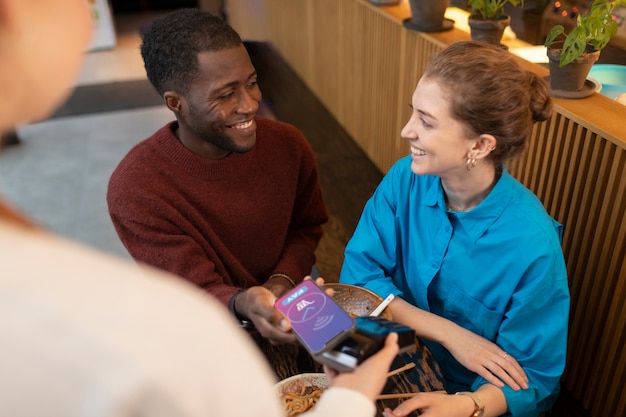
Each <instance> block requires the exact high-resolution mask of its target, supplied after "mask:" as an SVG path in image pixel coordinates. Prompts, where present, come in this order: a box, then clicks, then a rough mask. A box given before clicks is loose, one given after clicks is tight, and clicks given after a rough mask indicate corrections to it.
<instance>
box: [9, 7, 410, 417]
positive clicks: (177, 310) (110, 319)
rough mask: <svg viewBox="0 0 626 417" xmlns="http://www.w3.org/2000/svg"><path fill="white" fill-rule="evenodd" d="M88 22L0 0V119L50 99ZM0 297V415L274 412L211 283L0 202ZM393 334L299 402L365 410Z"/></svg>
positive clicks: (261, 369) (23, 114) (276, 405)
mask: <svg viewBox="0 0 626 417" xmlns="http://www.w3.org/2000/svg"><path fill="white" fill-rule="evenodd" d="M60 23H62V25H61V26H60ZM90 36H91V20H90V15H89V10H88V8H87V2H85V1H84V0H48V1H35V0H0V91H2V92H3V94H4V96H3V100H2V102H1V103H0V110H1V111H0V130H4V129H10V128H12V127H13V126H16V125H19V124H22V123H27V122H29V121H35V120H40V119H42V118H44V117H46V116H47V115H49V114H50V113H51V112H52V111H53V110H54V108H55V106H56V105H58V104H59V103H60V102H61V101H62V100H63V99H64V98H65V97H66V95H67V94H68V93H69V91H70V85H71V84H72V82H73V80H74V77H75V76H76V74H77V70H78V68H79V65H80V62H81V57H82V55H83V53H84V51H85V50H86V48H87V45H88V43H89V40H90ZM0 298H1V301H0V339H1V340H0V345H1V346H2V348H1V349H0V351H1V355H0V369H1V370H2V372H0V393H1V396H2V400H1V401H0V415H2V416H20V417H29V416H33V417H34V416H51V417H68V416H80V417H89V416H94V417H96V416H97V417H107V416H111V417H113V416H115V417H123V416H129V417H130V416H139V415H141V416H164V417H165V416H167V417H173V416H185V417H192V416H193V417H201V416H202V417H206V416H233V415H234V416H242V417H243V416H245V417H249V416H279V415H280V414H281V406H280V401H279V399H278V398H276V396H275V393H274V391H273V384H274V383H275V379H274V377H273V375H272V372H271V370H270V368H269V367H268V366H267V364H266V363H265V362H264V360H263V357H262V355H261V354H260V352H259V351H258V350H257V349H256V347H255V346H254V344H253V343H252V342H251V341H250V339H249V338H248V337H247V336H246V334H245V333H244V332H243V331H242V330H241V329H240V328H239V327H238V326H237V325H236V322H235V321H234V319H233V318H232V316H230V315H229V314H228V313H227V311H226V310H225V309H224V308H223V306H222V305H220V304H219V303H218V302H217V301H215V300H214V299H212V297H210V296H208V295H207V294H206V293H204V292H202V291H200V290H198V289H197V288H196V287H194V286H192V285H190V284H188V283H186V282H184V281H182V280H180V279H179V278H177V277H174V276H171V275H168V274H166V273H164V272H161V271H159V270H157V269H154V268H152V267H148V266H142V265H139V267H138V266H137V265H136V264H134V263H131V262H127V261H123V260H120V259H115V258H113V257H110V256H107V255H104V254H100V253H98V252H96V251H94V250H92V249H89V248H87V247H84V246H81V245H78V244H75V243H72V242H69V241H67V240H65V239H62V238H59V237H55V236H53V235H51V234H50V233H48V232H47V231H45V230H42V229H41V228H39V227H37V226H36V225H34V224H33V223H32V222H31V221H29V220H28V219H26V218H24V216H22V215H21V214H20V213H18V212H16V211H15V210H14V209H12V208H11V207H10V205H9V204H8V203H5V202H0ZM287 324H288V323H287ZM207 328H208V329H209V331H207ZM396 340H397V337H396V336H395V335H392V336H390V337H389V338H388V339H387V343H386V345H385V348H384V349H383V350H382V351H381V352H380V353H379V354H377V355H376V356H374V357H373V358H372V359H370V360H368V361H367V362H365V363H364V364H363V365H362V366H361V367H359V368H358V369H357V370H356V371H355V372H354V373H352V374H343V375H339V376H337V375H336V374H335V373H334V372H332V370H328V373H329V376H330V378H331V380H332V382H331V388H330V389H329V390H328V391H327V392H326V393H325V394H324V395H323V396H322V399H321V400H320V403H319V404H318V408H317V409H316V410H315V411H313V412H312V413H311V414H309V415H311V416H313V415H320V416H345V415H348V414H350V413H352V412H354V413H355V415H374V411H375V407H374V404H373V399H374V398H375V396H376V395H377V394H378V393H379V392H380V390H381V389H382V387H383V385H384V383H385V380H386V373H387V371H388V369H389V366H390V363H391V361H392V359H393V357H394V356H395V355H396V353H397V351H398V347H397V343H396Z"/></svg>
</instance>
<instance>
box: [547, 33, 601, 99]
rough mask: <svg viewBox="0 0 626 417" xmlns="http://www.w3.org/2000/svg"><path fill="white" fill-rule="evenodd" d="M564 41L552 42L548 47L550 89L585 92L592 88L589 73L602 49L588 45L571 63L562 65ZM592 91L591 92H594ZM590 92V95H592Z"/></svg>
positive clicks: (557, 91) (558, 91)
mask: <svg viewBox="0 0 626 417" xmlns="http://www.w3.org/2000/svg"><path fill="white" fill-rule="evenodd" d="M562 49H563V42H552V43H551V44H550V46H549V47H548V49H547V53H548V59H549V68H550V90H552V91H553V92H556V93H557V95H558V94H559V93H560V92H572V93H577V92H581V93H583V92H584V91H585V90H587V89H589V88H591V87H589V86H588V82H587V75H588V74H589V71H590V70H591V67H592V66H593V64H594V63H595V62H596V61H597V60H598V58H600V51H596V50H595V49H593V47H592V46H591V45H587V49H586V51H585V52H584V53H583V54H582V55H581V56H579V57H578V58H576V59H575V60H574V61H572V62H570V63H569V64H567V65H565V66H564V67H561V66H560V64H559V61H560V59H561V51H562ZM592 93H593V91H591V93H590V94H592ZM590 94H588V95H590ZM572 98H574V97H572Z"/></svg>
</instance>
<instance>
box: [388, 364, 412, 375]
mask: <svg viewBox="0 0 626 417" xmlns="http://www.w3.org/2000/svg"><path fill="white" fill-rule="evenodd" d="M412 368H415V362H409V363H407V364H406V365H404V366H401V367H399V368H396V369H394V370H393V371H390V372H389V373H388V374H387V378H389V377H390V376H394V375H397V374H399V373H400V372H404V371H406V370H409V369H412Z"/></svg>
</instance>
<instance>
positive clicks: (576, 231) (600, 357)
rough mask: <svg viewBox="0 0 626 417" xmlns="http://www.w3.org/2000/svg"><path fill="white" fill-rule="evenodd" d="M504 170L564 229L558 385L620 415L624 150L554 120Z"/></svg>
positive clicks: (625, 252) (599, 410) (595, 409)
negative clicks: (564, 303)
mask: <svg viewBox="0 0 626 417" xmlns="http://www.w3.org/2000/svg"><path fill="white" fill-rule="evenodd" d="M509 169H510V170H511V173H512V174H513V175H515V176H516V177H517V178H518V179H520V181H522V182H523V183H524V184H525V185H527V186H528V187H529V188H530V189H532V190H533V192H535V193H536V194H537V196H538V197H539V198H540V199H541V201H542V202H543V203H544V205H545V206H546V209H547V210H548V211H549V212H550V213H551V214H552V215H553V216H554V217H555V218H556V219H557V220H558V221H560V222H561V223H563V224H564V226H565V227H564V236H563V251H564V254H565V259H566V262H567V265H568V274H569V280H570V290H571V296H572V311H571V317H570V337H569V352H568V361H567V368H566V371H565V374H564V376H563V382H564V385H565V387H567V388H568V389H569V390H570V391H572V393H573V395H574V396H575V398H576V399H578V400H579V401H580V402H581V405H582V407H583V408H585V409H587V410H590V412H591V414H590V415H592V416H618V415H624V411H625V407H626V398H625V397H624V387H625V386H626V374H625V369H626V366H625V365H626V363H625V355H624V347H625V346H626V343H625V342H626V327H625V324H624V323H625V320H624V318H625V317H626V310H625V307H624V305H625V301H626V300H625V299H626V287H625V285H626V268H625V267H624V258H625V257H626V221H625V216H624V214H625V213H626V176H625V173H626V151H624V149H622V148H620V147H618V146H616V145H615V144H613V143H611V142H609V141H607V140H604V139H603V138H601V137H600V136H598V135H597V134H595V133H593V132H592V131H590V130H588V129H586V128H584V127H582V126H580V125H578V124H577V123H575V122H573V121H572V120H570V119H568V118H566V117H564V116H563V115H561V114H558V113H557V114H555V115H554V116H553V117H552V119H551V120H550V121H549V122H548V123H545V124H543V125H542V126H541V127H536V128H535V131H534V135H533V137H532V139H531V142H530V146H529V149H528V152H527V153H526V155H525V157H524V158H523V159H521V160H518V161H517V162H516V163H515V164H513V165H512V166H510V167H509Z"/></svg>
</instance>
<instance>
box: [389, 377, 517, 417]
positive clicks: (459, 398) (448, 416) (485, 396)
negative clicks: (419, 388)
mask: <svg viewBox="0 0 626 417" xmlns="http://www.w3.org/2000/svg"><path fill="white" fill-rule="evenodd" d="M473 394H474V397H475V398H477V399H478V401H479V402H480V404H482V405H483V406H484V410H485V411H484V413H485V414H484V415H485V417H487V416H490V417H491V416H500V415H502V414H505V413H506V412H507V409H508V407H507V404H506V398H505V397H504V393H503V392H502V390H501V389H500V388H497V387H494V386H493V385H490V384H485V385H483V386H482V387H480V388H479V389H478V391H476V392H474V393H473ZM475 409H476V404H475V403H474V400H473V399H472V398H471V397H469V396H467V395H451V394H447V393H446V392H445V391H437V392H421V393H418V394H415V395H414V396H413V397H411V398H409V399H408V400H406V401H404V402H403V403H402V404H400V405H399V406H397V407H396V408H395V409H394V410H393V411H392V410H390V409H385V411H384V412H383V416H384V417H404V416H406V415H408V414H409V413H411V412H413V411H415V410H419V411H420V416H426V417H467V416H469V415H472V412H473V411H474V410H475Z"/></svg>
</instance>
